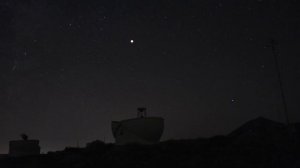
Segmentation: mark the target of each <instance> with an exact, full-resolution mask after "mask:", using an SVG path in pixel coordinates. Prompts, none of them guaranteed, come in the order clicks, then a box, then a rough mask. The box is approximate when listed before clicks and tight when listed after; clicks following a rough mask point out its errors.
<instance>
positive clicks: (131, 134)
mask: <svg viewBox="0 0 300 168" xmlns="http://www.w3.org/2000/svg"><path fill="white" fill-rule="evenodd" d="M138 110H139V112H138V117H137V118H132V119H127V120H122V121H112V123H111V127H112V132H113V136H114V138H115V143H116V144H117V145H124V144H128V143H139V144H154V143H157V142H159V140H160V137H161V135H162V133H163V130H164V119H163V118H161V117H146V108H138Z"/></svg>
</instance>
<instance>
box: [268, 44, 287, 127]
mask: <svg viewBox="0 0 300 168" xmlns="http://www.w3.org/2000/svg"><path fill="white" fill-rule="evenodd" d="M275 45H276V42H275V40H274V39H271V48H272V52H273V56H274V61H275V68H276V73H277V79H278V83H279V87H280V94H281V100H282V104H283V112H284V116H285V120H286V123H287V124H288V125H289V124H290V120H289V116H288V109H287V103H286V98H285V94H284V90H283V84H282V79H281V73H280V68H279V62H278V55H277V52H276V48H275V47H276V46H275Z"/></svg>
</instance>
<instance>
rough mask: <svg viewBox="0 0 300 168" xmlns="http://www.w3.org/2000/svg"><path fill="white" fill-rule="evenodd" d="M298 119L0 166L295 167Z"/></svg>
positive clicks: (98, 146) (299, 160) (93, 147)
mask: <svg viewBox="0 0 300 168" xmlns="http://www.w3.org/2000/svg"><path fill="white" fill-rule="evenodd" d="M299 135H300V124H299V123H297V124H293V125H291V126H286V125H283V124H281V123H277V122H273V121H270V120H267V119H264V118H258V119H255V120H252V121H250V122H248V123H246V124H244V125H243V126H241V127H240V128H238V129H237V130H235V131H233V132H232V133H230V134H229V135H227V136H216V137H212V138H199V139H193V140H170V141H165V142H161V143H159V144H155V145H137V144H130V145H125V146H115V145H113V144H105V143H103V142H101V141H94V142H92V143H89V144H87V146H86V147H85V148H66V149H65V150H64V151H58V152H49V153H48V154H45V155H39V156H30V157H22V158H2V159H0V168H96V167H97V168H109V167H113V168H119V167H129V168H135V167H149V168H155V167H165V168H166V167H171V168H173V167H199V168H206V167H210V168H222V167H226V168H229V167H230V168H235V167H243V168H247V167H253V168H260V167H264V168H265V167H270V168H271V167H272V168H277V167H282V168H285V167H287V168H296V167H297V168H298V167H300V143H299V142H300V138H299V137H300V136H299Z"/></svg>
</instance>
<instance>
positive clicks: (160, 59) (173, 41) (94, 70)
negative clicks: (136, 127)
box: [0, 0, 300, 153]
mask: <svg viewBox="0 0 300 168" xmlns="http://www.w3.org/2000/svg"><path fill="white" fill-rule="evenodd" d="M299 6H300V2H299V0H247V1H244V0H148V1H144V0H128V1H122V0H22V1H21V0H1V1H0V153H7V151H8V141H9V140H13V139H20V136H19V135H20V134H21V133H27V134H28V135H29V138H33V139H39V140H40V145H41V147H42V151H44V152H46V151H49V150H60V149H63V148H64V147H66V146H76V144H77V143H78V144H79V145H80V146H84V145H85V143H87V142H91V141H93V140H96V139H99V140H103V141H106V142H113V137H112V133H111V128H110V122H111V121H112V120H122V119H127V118H132V117H135V116H136V108H137V107H140V106H142V107H143V106H145V107H147V111H148V116H161V117H164V118H165V130H164V134H163V137H162V140H167V139H183V138H197V137H208V136H214V135H217V134H226V133H229V132H230V131H232V130H234V129H235V128H237V127H238V126H240V125H241V124H243V123H244V122H246V121H248V120H251V119H253V118H255V117H258V116H263V117H266V118H269V119H273V120H276V121H281V122H284V121H285V120H284V113H283V106H282V100H281V97H280V89H279V84H278V79H277V74H276V69H275V63H274V58H273V55H272V50H271V47H270V39H275V40H276V41H277V43H278V45H277V46H276V49H277V53H278V54H279V65H280V66H279V67H280V71H281V73H282V82H283V87H284V92H285V94H286V99H287V106H288V113H289V116H290V120H291V121H292V122H299V121H300V103H299V100H300V66H299V65H300V58H299V57H300V50H299V49H300V24H299V23H300V12H299V9H300V8H299Z"/></svg>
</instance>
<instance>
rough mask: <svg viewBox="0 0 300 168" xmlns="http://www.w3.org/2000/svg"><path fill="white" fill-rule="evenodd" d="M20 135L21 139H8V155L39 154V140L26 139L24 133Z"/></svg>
mask: <svg viewBox="0 0 300 168" xmlns="http://www.w3.org/2000/svg"><path fill="white" fill-rule="evenodd" d="M21 136H22V140H14V141H9V156H11V157H19V156H30V155H39V154H40V150H41V148H40V146H39V140H33V139H32V140H28V136H27V135H26V134H22V135H21Z"/></svg>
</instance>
